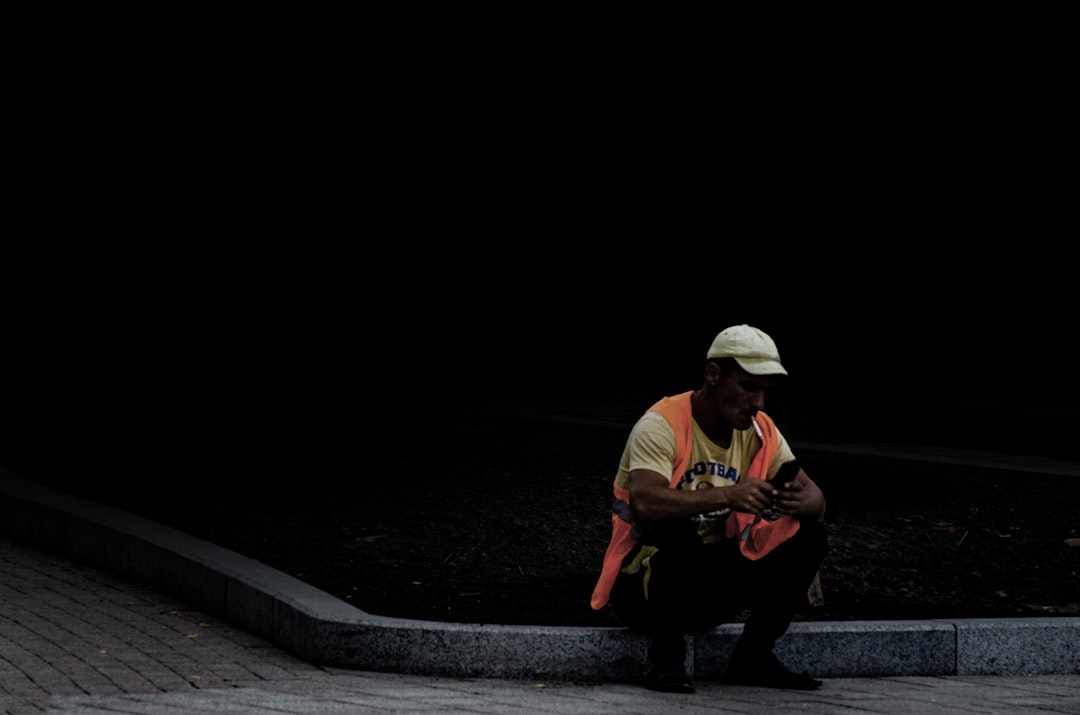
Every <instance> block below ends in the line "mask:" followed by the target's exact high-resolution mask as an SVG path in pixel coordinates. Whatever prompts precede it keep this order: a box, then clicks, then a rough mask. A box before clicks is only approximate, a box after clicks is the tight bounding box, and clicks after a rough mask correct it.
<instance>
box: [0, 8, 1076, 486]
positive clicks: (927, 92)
mask: <svg viewBox="0 0 1080 715" xmlns="http://www.w3.org/2000/svg"><path fill="white" fill-rule="evenodd" d="M5 12H6V15H7V17H8V18H9V21H8V22H5V28H6V32H7V33H8V34H10V35H12V36H13V39H14V38H15V37H18V38H20V39H22V40H24V42H11V43H8V44H7V45H6V48H7V50H6V51H7V52H8V53H9V59H11V60H12V61H13V62H14V63H15V64H13V65H12V66H14V67H18V68H20V70H21V71H20V72H18V76H17V80H18V81H16V82H15V83H14V85H15V86H14V87H12V89H11V93H12V94H11V97H10V105H11V106H13V107H17V108H18V111H17V112H16V113H15V114H16V118H17V119H18V121H17V125H16V126H15V127H14V128H13V129H12V130H11V134H10V137H11V142H9V144H10V147H11V150H10V152H9V153H10V156H9V159H10V160H11V161H10V162H9V164H8V166H9V173H10V175H11V176H12V177H14V179H15V181H14V182H13V183H12V184H11V185H10V188H9V191H8V194H7V196H6V199H7V204H8V206H9V209H10V210H9V211H8V212H7V214H6V217H5V223H6V226H5V234H6V238H5V240H4V250H5V255H4V257H3V260H2V262H0V278H2V280H0V283H2V286H3V308H2V310H3V326H2V330H3V335H2V360H3V372H2V379H0V390H2V393H0V398H2V404H3V408H2V412H3V424H2V428H3V435H2V445H3V449H4V455H12V456H10V457H7V461H8V462H9V463H11V464H16V465H18V466H20V468H22V469H26V468H27V465H41V464H48V465H52V466H51V467H50V468H53V467H55V468H56V469H67V470H70V469H72V468H73V467H75V468H77V469H79V470H85V471H86V473H92V475H93V477H92V478H94V479H108V478H125V479H127V478H138V477H137V476H135V477H133V475H141V474H145V473H147V472H148V470H149V471H153V472H154V473H156V474H161V473H167V474H169V475H170V476H169V477H168V479H181V478H184V479H187V478H192V477H191V476H190V475H194V474H203V475H207V474H212V475H213V476H203V477H200V478H199V479H206V480H208V481H209V480H211V479H220V478H221V477H222V475H228V476H229V478H236V479H241V481H244V482H246V481H247V480H248V479H250V478H251V474H252V472H253V471H254V472H257V473H260V474H266V473H270V472H274V471H280V472H284V473H287V469H288V468H289V465H291V464H295V463H296V462H297V461H303V460H308V459H311V456H312V455H323V456H324V457H326V456H327V455H328V456H329V458H332V459H353V458H354V455H356V454H357V453H360V452H363V451H364V450H368V449H379V448H380V445H392V444H396V442H395V441H394V440H395V439H396V438H397V436H398V435H400V430H399V429H398V425H400V424H401V423H402V421H403V420H407V421H408V422H409V424H412V425H414V426H415V428H416V429H419V430H425V429H438V425H437V424H433V423H432V422H433V421H434V418H433V416H432V415H434V414H436V412H435V411H433V410H432V409H431V405H433V404H437V403H441V402H444V401H445V400H446V399H448V398H452V397H453V396H455V395H462V394H463V395H468V394H474V393H478V392H483V393H494V394H514V393H516V392H525V393H536V392H537V391H540V392H543V391H547V392H549V393H550V392H552V391H556V392H557V391H558V390H560V389H562V390H563V391H564V392H566V393H567V394H575V395H576V394H580V391H581V386H582V385H595V388H590V389H592V390H594V391H595V395H596V396H597V398H598V399H605V400H619V401H626V402H628V403H630V404H635V405H636V404H642V402H643V401H644V400H646V399H647V398H650V397H653V396H656V395H657V394H659V393H665V392H673V391H676V390H682V389H690V388H693V387H696V386H697V385H698V383H699V380H700V367H701V365H700V360H701V357H702V356H703V355H704V351H705V349H706V348H707V347H708V344H709V342H710V341H711V339H712V337H713V336H714V335H715V333H716V332H717V331H718V330H720V329H721V328H723V327H725V326H727V325H730V324H733V323H740V322H749V323H751V324H754V325H757V326H758V327H761V328H763V329H765V330H766V331H768V332H769V333H770V334H772V335H773V337H774V338H775V339H776V342H777V343H778V345H779V346H780V350H781V354H782V356H783V358H784V362H785V364H786V365H787V366H788V368H789V370H790V371H791V373H792V380H791V388H790V389H792V390H793V391H798V390H804V391H805V390H809V389H810V388H811V387H813V389H814V390H815V392H814V394H821V390H825V394H830V393H829V391H830V390H831V391H833V392H832V394H835V395H836V396H837V397H836V398H835V400H833V401H834V402H836V401H848V400H857V399H858V397H859V396H860V395H864V396H865V395H879V394H881V393H889V394H903V395H906V396H907V400H906V403H905V404H907V405H908V408H907V409H908V410H909V412H907V413H905V415H904V417H903V419H902V420H900V422H901V423H905V422H907V421H908V420H910V419H916V420H924V421H927V422H929V421H933V420H938V419H940V415H941V411H942V409H943V406H947V405H950V404H952V401H953V400H956V399H961V400H965V401H967V402H968V403H970V402H971V401H973V400H974V401H975V402H978V403H980V404H981V403H986V402H989V403H992V404H994V405H998V406H1008V407H1012V406H1015V407H1016V409H1000V408H998V409H996V411H995V412H994V413H993V416H992V419H994V420H995V421H998V422H1005V423H1008V421H1009V420H1016V423H1017V424H1016V428H1017V429H1018V430H1019V431H1020V433H1021V434H1025V433H1031V432H1032V431H1034V430H1037V422H1036V421H1035V420H1036V417H1035V416H1036V415H1039V414H1044V415H1045V414H1054V415H1056V414H1058V413H1059V412H1061V411H1064V412H1066V413H1068V415H1069V417H1068V419H1070V420H1071V419H1074V415H1075V406H1076V404H1077V401H1076V397H1077V392H1078V390H1077V378H1076V377H1075V371H1074V369H1073V359H1072V355H1073V347H1072V345H1073V342H1074V340H1073V335H1072V332H1073V325H1074V323H1075V319H1074V311H1073V307H1074V305H1075V301H1074V299H1073V294H1074V289H1073V286H1074V282H1075V277H1074V273H1075V271H1074V269H1073V268H1072V266H1071V263H1072V261H1071V258H1070V254H1071V244H1072V242H1073V240H1074V239H1073V236H1074V235H1075V219H1074V216H1073V210H1072V205H1071V204H1072V191H1071V189H1072V188H1073V187H1074V185H1075V182H1073V181H1072V179H1071V178H1070V177H1071V174H1072V172H1073V171H1074V167H1075V165H1076V158H1077V157H1076V139H1075V136H1076V132H1075V126H1076V122H1075V119H1076V117H1075V110H1074V109H1073V107H1072V102H1071V96H1070V95H1071V88H1072V83H1071V81H1070V80H1071V77H1072V73H1071V70H1070V69H1069V68H1071V67H1073V66H1075V64H1073V63H1072V60H1074V59H1075V58H1074V56H1073V55H1074V53H1075V47H1074V44H1075V43H1073V42H1072V40H1071V38H1072V37H1074V36H1075V35H1074V32H1073V30H1075V16H1076V13H1075V11H1074V10H1072V9H1071V8H1070V6H1069V5H1067V4H1055V3H1024V4H1021V3H1007V2H998V3H933V4H930V3H927V4H922V3H891V4H885V5H876V6H875V10H873V11H867V10H865V9H863V8H862V4H856V3H851V4H846V3H831V4H818V5H816V6H806V5H799V6H794V5H789V4H785V3H757V4H751V3H747V4H734V5H731V6H729V7H728V8H727V9H726V10H725V11H724V12H722V13H719V14H718V15H715V16H710V17H671V16H667V17H644V16H637V15H633V14H631V13H627V12H622V13H614V12H612V13H611V14H606V13H602V12H597V13H595V14H590V15H588V16H586V15H582V14H578V15H571V14H561V13H557V12H552V11H550V10H544V11H543V12H541V11H539V10H537V11H536V12H535V13H532V12H529V11H528V10H527V9H525V10H520V11H519V12H516V13H514V14H494V15H493V14H491V13H484V14H480V13H477V14H450V13H443V14H431V13H420V12H419V11H418V12H417V13H415V14H410V13H405V12H402V13H393V14H391V13H389V12H382V11H380V12H368V13H354V14H352V15H350V16H330V15H320V14H318V13H315V12H312V11H306V12H300V11H299V10H298V9H297V8H296V7H294V6H289V5H287V4H282V5H277V6H273V7H267V8H264V9H263V10H261V11H260V12H259V13H251V14H247V13H242V12H239V11H237V12H235V13H232V12H230V13H227V14H226V13H218V14H217V15H199V14H195V13H192V12H190V11H186V12H185V11H182V10H181V9H179V8H176V9H170V6H169V5H167V4H166V5H164V6H158V7H157V9H156V11H154V12H152V13H151V12H147V11H146V10H145V8H144V9H143V10H142V11H138V10H134V9H132V8H130V7H126V6H125V5H124V4H121V3H114V4H108V3H106V4H99V5H92V4H91V5H82V4H79V5H77V6H76V5H75V4H69V3H45V4H35V3H14V4H8V5H7V6H5ZM560 385H562V386H563V387H561V388H560V387H559V386H560ZM822 386H824V387H822ZM912 404H915V405H921V406H925V408H926V409H925V410H923V409H915V410H914V414H913V415H912V414H911V412H910V410H911V405H912ZM878 407H879V408H881V404H880V403H879V404H878ZM881 409H888V403H886V404H885V407H884V408H881ZM875 424H876V426H875V430H876V432H875V433H874V434H871V435H864V434H861V433H860V434H858V435H855V434H852V435H844V434H843V431H844V430H845V429H849V428H850V427H849V426H848V425H847V424H844V423H837V424H836V426H835V431H837V432H838V434H837V435H836V436H837V439H840V440H842V439H845V437H848V438H854V437H859V438H862V437H874V438H880V439H890V438H897V439H900V438H903V437H905V436H907V433H906V432H905V430H906V428H905V427H904V425H903V424H901V425H900V426H897V425H895V424H892V423H891V421H889V420H883V421H880V423H879V421H878V420H875ZM815 427H816V428H818V429H823V428H822V426H821V425H815ZM965 429H966V428H965V427H964V426H961V427H959V428H958V431H955V432H953V436H954V437H955V441H957V442H962V443H971V444H976V445H978V446H987V445H986V444H985V443H984V442H985V441H984V440H979V439H976V437H977V435H975V434H974V433H975V432H976V431H978V430H981V429H984V425H981V424H980V425H974V424H973V425H972V426H971V428H970V432H971V433H972V434H965V433H964V431H965ZM1025 446H1028V447H1032V446H1033V447H1034V448H1036V449H1039V450H1045V449H1049V448H1050V447H1049V446H1048V445H1047V444H1046V443H1045V441H1042V440H1034V441H1032V442H1030V443H1029V444H1027V445H1025V444H1023V440H1022V439H1021V440H1019V441H1018V442H1014V443H1013V444H1011V445H1010V447H1011V448H1013V449H1021V448H1023V447H1025ZM1052 451H1054V452H1055V453H1056V454H1061V453H1066V452H1068V451H1069V450H1068V445H1066V444H1062V443H1061V442H1060V440H1058V441H1057V442H1055V443H1054V445H1053V449H1052ZM4 455H0V456H4ZM91 464H92V465H93V466H92V467H91V466H88V465H91ZM252 464H257V465H259V469H256V470H252V469H251V468H250V466H251V465H252ZM208 465H213V467H214V468H213V469H212V470H211V471H210V472H207V471H206V468H207V466H208ZM244 465H247V466H246V467H245V466H244ZM238 474H243V475H246V476H244V477H242V478H241V477H237V476H236V475H238ZM80 478H81V477H80Z"/></svg>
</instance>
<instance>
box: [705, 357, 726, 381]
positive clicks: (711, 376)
mask: <svg viewBox="0 0 1080 715" xmlns="http://www.w3.org/2000/svg"><path fill="white" fill-rule="evenodd" d="M723 376H724V373H723V372H722V371H721V370H720V366H719V365H717V364H716V363H715V362H713V361H711V360H710V361H709V362H707V363H706V364H705V382H706V383H707V384H709V385H716V383H718V382H720V378H721V377H723Z"/></svg>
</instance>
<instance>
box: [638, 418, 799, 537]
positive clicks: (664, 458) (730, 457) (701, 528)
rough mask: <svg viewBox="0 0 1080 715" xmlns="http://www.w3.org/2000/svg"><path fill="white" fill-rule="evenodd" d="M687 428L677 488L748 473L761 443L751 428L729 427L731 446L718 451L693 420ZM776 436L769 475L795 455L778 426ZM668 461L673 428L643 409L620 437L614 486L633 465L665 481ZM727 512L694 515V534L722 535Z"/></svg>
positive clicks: (718, 483) (716, 483)
mask: <svg viewBox="0 0 1080 715" xmlns="http://www.w3.org/2000/svg"><path fill="white" fill-rule="evenodd" d="M693 427H694V436H693V446H692V447H691V451H690V463H689V465H688V466H687V468H686V471H685V472H684V473H683V474H682V476H681V477H680V479H679V483H678V487H677V488H679V489H711V488H715V487H729V486H731V485H733V484H737V483H738V482H739V480H740V479H742V477H743V475H745V474H746V473H747V472H748V471H749V469H750V462H751V460H753V458H754V455H755V454H756V453H757V450H758V449H759V448H760V447H761V438H759V437H758V436H757V433H756V432H755V431H754V428H753V427H751V428H749V429H745V430H735V431H734V432H733V433H732V435H731V446H730V447H728V448H727V449H724V448H723V447H721V446H719V445H718V444H716V443H715V442H713V441H712V440H710V439H709V438H708V437H706V436H705V433H704V432H702V431H701V428H699V427H698V424H697V422H696V421H695V422H694V423H693ZM776 435H777V439H778V445H777V450H776V456H775V457H773V461H772V463H771V464H770V465H769V469H768V471H767V475H768V478H769V479H772V478H773V477H774V476H775V475H776V473H777V471H779V469H780V465H781V464H783V463H784V462H789V461H791V460H793V459H795V455H794V453H793V452H792V451H791V446H790V445H789V444H788V442H787V440H786V439H785V438H784V436H783V435H782V434H781V433H780V431H779V430H777V433H776ZM674 463H675V432H674V431H673V430H672V429H671V425H670V424H668V421H667V420H665V419H664V417H663V416H662V415H660V414H659V413H656V412H646V413H645V414H644V415H642V417H641V419H639V420H638V421H637V423H636V424H635V425H634V427H633V429H632V430H631V431H630V437H629V438H628V439H627V440H626V446H625V447H624V448H623V453H622V458H621V459H620V460H619V473H618V475H617V476H616V480H617V481H618V484H619V486H620V487H622V488H624V489H629V487H630V472H631V471H632V470H634V469H648V470H651V471H654V472H659V473H660V474H663V475H664V476H665V477H668V478H669V481H670V476H671V470H672V469H673V468H674ZM729 511H730V510H728V509H723V510H720V511H715V512H709V513H707V514H700V515H698V516H697V517H694V520H695V521H696V522H697V531H698V535H699V536H700V537H701V539H702V540H703V541H704V542H705V543H712V542H713V541H716V540H717V539H719V538H721V537H722V536H723V535H724V521H725V520H726V519H727V515H728V512H729Z"/></svg>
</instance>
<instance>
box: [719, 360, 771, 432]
mask: <svg viewBox="0 0 1080 715" xmlns="http://www.w3.org/2000/svg"><path fill="white" fill-rule="evenodd" d="M778 379H779V378H778V377H777V376H775V375H751V374H750V373H748V372H743V371H742V370H733V371H732V372H731V373H729V374H727V375H724V374H723V373H722V372H719V369H718V374H717V381H716V402H715V404H714V407H715V409H716V411H717V414H718V416H719V417H720V419H721V420H722V421H724V422H726V423H728V424H729V425H731V427H732V428H733V429H740V430H742V429H747V428H749V427H750V426H751V424H752V420H753V418H754V415H756V414H757V413H758V411H759V410H762V409H764V408H765V393H766V391H768V390H771V389H773V388H774V387H776V383H777V381H778Z"/></svg>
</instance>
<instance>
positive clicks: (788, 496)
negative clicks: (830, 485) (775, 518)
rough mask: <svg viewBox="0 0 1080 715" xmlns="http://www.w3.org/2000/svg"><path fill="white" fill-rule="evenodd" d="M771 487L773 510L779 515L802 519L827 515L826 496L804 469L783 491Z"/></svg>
mask: <svg viewBox="0 0 1080 715" xmlns="http://www.w3.org/2000/svg"><path fill="white" fill-rule="evenodd" d="M751 481H757V480H751ZM769 487H770V491H771V494H772V508H773V511H775V512H776V513H777V514H782V515H784V516H794V517H797V518H801V519H806V518H820V517H821V516H823V515H824V514H825V495H824V494H822V492H821V489H820V488H819V487H818V485H817V484H815V483H814V480H813V479H811V478H810V477H809V476H808V475H807V474H806V472H804V471H803V470H802V469H800V470H799V473H798V474H796V475H795V478H794V479H792V480H791V481H790V482H788V484H787V486H785V487H783V488H782V489H773V488H772V485H771V484H770V485H769Z"/></svg>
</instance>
